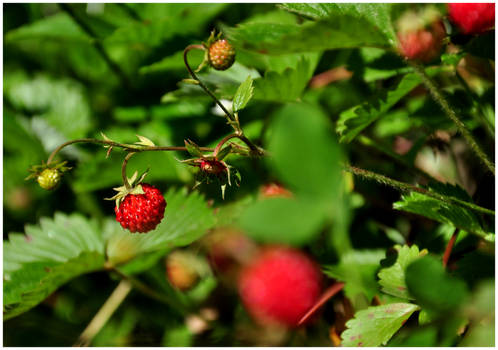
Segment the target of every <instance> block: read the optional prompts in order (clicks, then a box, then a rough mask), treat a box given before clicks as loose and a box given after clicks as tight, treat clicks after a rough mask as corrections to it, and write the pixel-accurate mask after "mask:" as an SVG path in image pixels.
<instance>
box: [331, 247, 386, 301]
mask: <svg viewBox="0 0 498 350" xmlns="http://www.w3.org/2000/svg"><path fill="white" fill-rule="evenodd" d="M383 257H384V252H383V250H356V251H350V252H348V253H346V254H343V255H342V256H341V260H340V262H339V264H338V265H333V266H325V267H324V273H325V274H326V275H328V276H330V277H333V278H336V279H338V280H339V281H343V282H345V283H346V285H345V286H344V292H345V293H346V296H347V297H348V298H349V299H350V300H355V299H356V298H357V296H358V294H364V295H365V297H366V298H367V300H369V301H370V300H372V298H373V297H374V296H375V294H377V293H378V287H377V281H376V279H375V273H376V272H377V270H378V268H379V262H380V260H381V259H382V258H383Z"/></svg>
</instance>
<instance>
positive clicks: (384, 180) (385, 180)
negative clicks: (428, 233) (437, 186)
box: [344, 165, 495, 216]
mask: <svg viewBox="0 0 498 350" xmlns="http://www.w3.org/2000/svg"><path fill="white" fill-rule="evenodd" d="M344 168H345V169H344V170H346V171H347V172H350V173H352V174H354V175H357V176H361V177H363V178H366V179H371V180H375V181H377V182H379V183H381V184H384V185H387V186H391V187H394V188H396V189H397V190H400V191H403V192H407V191H413V192H418V193H421V194H424V195H426V196H428V197H432V198H434V199H438V200H440V201H443V202H446V203H449V204H456V205H459V206H462V207H465V208H467V209H471V210H474V211H478V212H481V213H484V214H488V215H493V216H494V215H495V212H494V211H493V210H490V209H486V208H483V207H480V206H478V205H476V204H473V203H469V202H466V201H463V200H461V199H458V198H455V197H451V196H445V195H442V194H439V193H436V192H432V191H429V190H426V189H425V188H421V187H417V186H414V185H410V184H407V183H404V182H401V181H397V180H394V179H391V178H389V177H387V176H384V175H380V174H377V173H374V172H373V171H369V170H365V169H361V168H357V167H354V166H351V165H346V166H345V167H344Z"/></svg>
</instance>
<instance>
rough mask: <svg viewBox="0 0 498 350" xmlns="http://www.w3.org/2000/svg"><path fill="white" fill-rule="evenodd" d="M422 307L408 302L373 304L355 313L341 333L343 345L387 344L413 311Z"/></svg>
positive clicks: (366, 345)
mask: <svg viewBox="0 0 498 350" xmlns="http://www.w3.org/2000/svg"><path fill="white" fill-rule="evenodd" d="M419 308H420V307H419V306H418V305H414V304H408V303H395V304H387V305H380V306H371V307H369V308H368V309H366V310H361V311H359V312H357V313H356V314H355V317H354V319H352V320H349V321H348V322H347V323H346V327H347V328H348V329H346V330H345V331H344V332H342V334H341V338H342V345H343V346H361V347H371V346H379V345H385V344H386V343H387V342H388V341H389V339H391V337H392V336H393V335H394V333H396V332H397V331H398V329H400V328H401V326H402V325H403V323H404V322H405V321H406V320H407V319H408V317H410V315H411V314H412V313H414V312H415V311H417V310H418V309H419Z"/></svg>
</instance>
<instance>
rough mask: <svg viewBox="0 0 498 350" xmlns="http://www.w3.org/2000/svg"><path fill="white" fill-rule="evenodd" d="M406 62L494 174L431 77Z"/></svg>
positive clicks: (418, 67)
mask: <svg viewBox="0 0 498 350" xmlns="http://www.w3.org/2000/svg"><path fill="white" fill-rule="evenodd" d="M408 63H409V64H410V65H411V66H412V67H413V68H414V69H415V72H416V73H417V74H418V75H419V76H420V78H421V79H422V82H423V84H424V85H425V86H426V87H427V89H429V92H430V93H431V95H432V97H433V99H434V101H436V103H437V104H439V106H440V107H441V109H442V110H443V111H444V113H445V114H446V116H447V117H448V118H449V119H450V120H451V121H453V123H455V125H456V127H457V128H458V131H459V132H460V133H461V134H462V136H463V137H464V138H465V140H466V141H467V143H468V145H469V146H470V148H471V149H472V151H473V152H474V153H475V154H476V155H477V156H478V157H479V159H480V160H481V161H482V163H483V164H484V165H485V166H486V168H487V169H488V170H489V171H491V172H492V173H493V175H494V174H495V165H494V163H493V162H492V161H491V160H489V158H488V156H487V155H486V154H485V153H484V152H483V150H482V149H481V148H480V147H479V145H478V144H477V142H476V141H475V139H474V137H473V136H472V134H471V133H470V131H469V130H468V129H467V127H466V126H465V124H464V123H463V122H462V121H461V120H460V118H458V116H457V114H456V113H455V111H454V110H453V109H452V108H451V107H450V105H449V103H448V101H447V100H446V98H444V96H443V94H442V93H441V91H440V89H439V88H438V87H437V86H436V84H435V83H434V82H433V81H432V80H431V78H429V76H428V75H427V74H426V72H425V70H424V68H423V67H422V66H420V65H419V64H418V63H414V62H410V61H409V62H408Z"/></svg>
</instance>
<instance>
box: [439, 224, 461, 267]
mask: <svg viewBox="0 0 498 350" xmlns="http://www.w3.org/2000/svg"><path fill="white" fill-rule="evenodd" d="M458 232H460V230H459V229H456V230H455V232H453V234H452V235H451V238H450V240H449V241H448V244H447V245H446V249H445V250H444V255H443V267H446V265H448V260H450V255H451V250H452V249H453V246H454V245H455V241H456V239H457V237H458Z"/></svg>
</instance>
